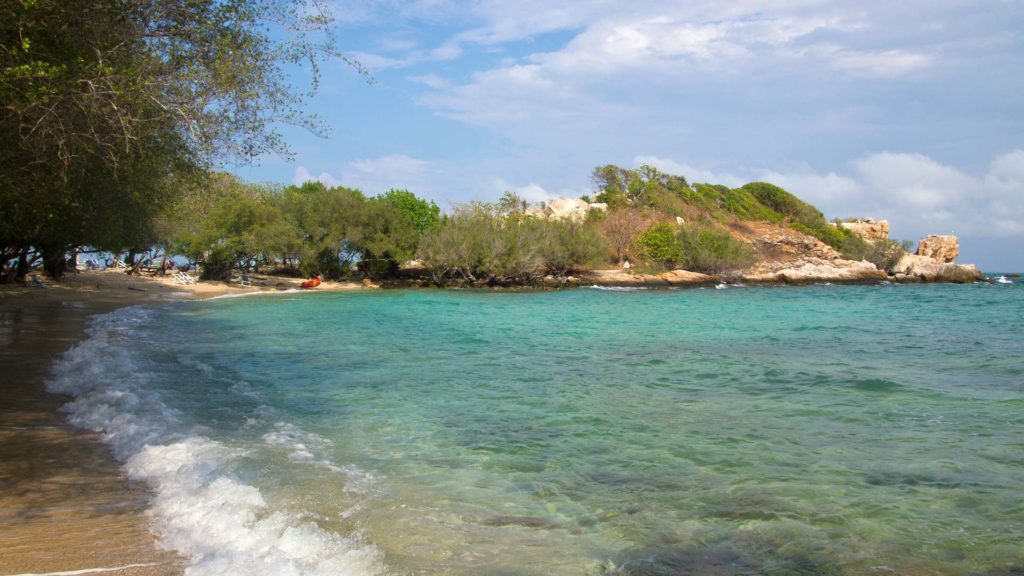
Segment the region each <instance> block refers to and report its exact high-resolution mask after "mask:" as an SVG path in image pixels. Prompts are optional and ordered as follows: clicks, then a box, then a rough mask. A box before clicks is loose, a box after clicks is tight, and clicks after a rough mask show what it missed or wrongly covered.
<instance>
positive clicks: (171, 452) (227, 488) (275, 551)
mask: <svg viewBox="0 0 1024 576" xmlns="http://www.w3.org/2000/svg"><path fill="white" fill-rule="evenodd" d="M152 319H153V311H151V310H148V309H145V308H138V307H136V308H126V309H123V310H119V311H116V312H113V313H111V314H108V315H105V316H101V317H98V318H97V319H96V320H95V321H94V323H93V326H92V327H91V328H90V329H89V330H88V338H87V339H86V340H85V341H83V342H81V343H80V344H78V345H77V346H75V347H74V348H72V349H71V350H69V351H68V352H66V353H65V354H64V355H63V356H62V357H61V359H60V360H59V361H58V363H57V365H56V366H55V367H54V370H53V378H52V379H51V380H50V381H49V382H48V383H47V389H48V390H50V391H52V392H60V393H64V394H71V395H73V396H74V397H75V399H74V400H73V401H72V402H70V403H68V404H67V405H66V406H65V410H67V411H68V412H70V414H71V417H70V419H71V421H72V422H73V423H74V424H75V425H78V426H81V427H83V428H88V429H90V430H93V431H95V432H97V433H99V434H100V435H101V437H102V438H103V440H104V442H107V443H108V444H109V445H110V446H111V447H112V449H113V451H114V454H115V456H116V457H117V458H118V459H119V460H121V461H122V462H125V465H124V469H125V471H126V472H127V474H128V476H129V478H131V479H133V480H140V481H145V482H147V483H148V484H149V486H150V487H151V488H152V489H153V491H154V493H155V497H154V502H153V506H152V508H151V514H152V517H153V528H154V530H155V532H156V533H157V534H158V536H159V538H160V542H161V544H162V545H164V546H167V547H169V548H172V549H174V550H176V551H177V552H179V553H180V554H181V555H182V556H183V557H185V558H186V559H187V560H188V565H187V567H186V570H185V573H186V574H187V575H189V576H215V575H224V576H227V575H232V576H234V575H254V576H263V575H266V576H307V575H308V576H328V575H331V576H335V575H341V576H347V575H352V576H357V575H358V576H365V575H376V574H383V573H384V567H383V562H382V558H381V554H380V552H379V550H378V549H377V548H376V547H374V546H372V545H370V544H366V543H364V542H362V541H361V539H360V535H359V534H357V533H354V534H349V535H340V534H336V533H334V532H330V531H328V530H324V529H322V528H320V527H319V526H318V525H317V524H316V523H315V522H313V521H312V520H311V519H310V518H312V515H305V514H302V513H290V512H280V511H272V510H271V507H270V506H268V504H267V502H266V501H265V500H264V498H263V495H262V494H261V492H260V490H259V489H258V488H257V487H255V486H251V485H248V484H246V483H244V482H242V481H240V480H238V479H237V478H235V477H233V476H232V475H231V474H230V472H228V469H229V468H230V464H231V463H232V462H233V461H235V460H236V459H238V458H240V457H241V456H242V455H243V454H244V453H245V451H244V450H242V449H239V448H233V447H229V446H226V445H224V444H222V443H220V442H217V441H215V440H212V439H209V438H206V437H203V436H201V435H197V434H194V433H191V431H190V430H188V429H186V427H185V425H184V424H183V423H182V420H183V419H184V418H183V415H182V414H180V413H177V412H176V411H175V410H172V409H171V408H169V407H168V406H167V405H166V404H165V403H164V402H163V401H162V400H161V398H160V395H159V393H158V392H156V391H154V388H156V386H154V384H155V383H158V379H159V378H168V377H174V375H171V374H154V373H149V372H147V371H146V367H145V366H140V363H142V362H144V360H142V359H141V358H140V357H139V354H138V352H134V350H135V348H137V347H138V344H136V343H133V342H132V341H131V340H132V337H133V335H134V332H135V330H137V329H138V328H139V327H140V326H142V325H144V324H146V323H147V322H150V321H151V320H152ZM316 438H318V437H316V436H315V435H309V434H306V433H303V432H301V431H300V430H298V429H294V428H288V426H286V425H282V426H281V427H280V428H279V433H278V434H277V435H274V434H271V435H270V436H269V437H268V438H265V441H267V442H268V443H274V442H282V443H284V444H287V445H288V447H289V448H291V449H292V450H293V454H294V455H295V456H296V458H297V459H298V460H300V461H301V460H305V459H306V455H307V454H308V455H309V457H310V458H312V453H311V452H309V450H308V448H307V444H308V443H309V442H310V441H315V440H316Z"/></svg>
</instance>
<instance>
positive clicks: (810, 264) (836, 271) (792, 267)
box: [742, 257, 886, 283]
mask: <svg viewBox="0 0 1024 576" xmlns="http://www.w3.org/2000/svg"><path fill="white" fill-rule="evenodd" d="M742 278H743V280H744V281H746V282H786V283H807V282H833V281H835V282H859V281H874V280H884V279H885V278H886V276H885V272H883V271H881V270H879V269H878V268H876V267H875V265H874V264H872V263H870V262H865V261H860V262H857V261H854V260H842V259H831V260H825V259H822V258H815V257H806V258H799V259H797V260H792V261H789V262H778V261H766V262H760V263H758V264H755V265H753V266H751V267H750V268H748V269H747V270H746V271H744V272H743V274H742Z"/></svg>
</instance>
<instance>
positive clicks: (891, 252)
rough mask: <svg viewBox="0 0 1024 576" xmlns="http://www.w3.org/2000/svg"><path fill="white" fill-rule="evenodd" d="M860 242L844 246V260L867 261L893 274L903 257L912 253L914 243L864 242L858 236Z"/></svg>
mask: <svg viewBox="0 0 1024 576" xmlns="http://www.w3.org/2000/svg"><path fill="white" fill-rule="evenodd" d="M856 239H857V240H858V241H859V242H848V243H846V244H844V245H843V250H842V254H843V258H847V259H849V260H866V261H868V262H871V263H872V264H874V265H875V267H876V268H878V269H879V270H884V271H886V272H890V273H891V272H892V271H893V269H894V268H895V267H896V264H897V263H899V261H900V259H901V258H903V255H904V254H906V253H907V252H909V251H910V249H911V248H912V247H913V243H912V242H909V241H902V242H900V241H898V240H890V239H887V238H886V239H877V240H864V239H862V238H860V236H857V237H856Z"/></svg>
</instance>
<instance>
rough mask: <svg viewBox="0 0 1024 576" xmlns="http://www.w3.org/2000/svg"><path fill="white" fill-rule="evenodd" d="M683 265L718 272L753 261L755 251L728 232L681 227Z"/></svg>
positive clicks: (695, 270) (697, 269) (690, 268)
mask: <svg viewBox="0 0 1024 576" xmlns="http://www.w3.org/2000/svg"><path fill="white" fill-rule="evenodd" d="M679 244H680V247H681V250H682V253H683V254H684V258H683V267H684V268H686V269H687V270H692V271H694V272H703V273H705V274H721V273H723V272H727V271H729V270H735V269H738V268H744V267H746V266H749V265H751V264H753V262H754V258H755V256H754V251H753V250H752V249H751V248H750V247H749V246H747V245H746V244H745V243H743V242H742V241H740V240H737V239H735V238H733V237H732V236H731V235H730V234H729V233H728V232H723V231H721V230H714V229H710V228H693V227H684V228H682V229H681V230H680V231H679Z"/></svg>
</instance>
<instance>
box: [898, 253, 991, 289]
mask: <svg viewBox="0 0 1024 576" xmlns="http://www.w3.org/2000/svg"><path fill="white" fill-rule="evenodd" d="M893 275H894V277H895V279H896V280H897V281H899V282H956V283H961V284H966V283H970V282H976V281H978V280H980V279H981V270H978V268H977V267H976V266H974V265H973V264H953V263H952V262H943V261H942V260H937V259H935V258H932V257H930V256H920V255H917V254H905V255H904V256H903V257H902V258H900V261H899V262H898V263H897V264H896V266H894V267H893Z"/></svg>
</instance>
